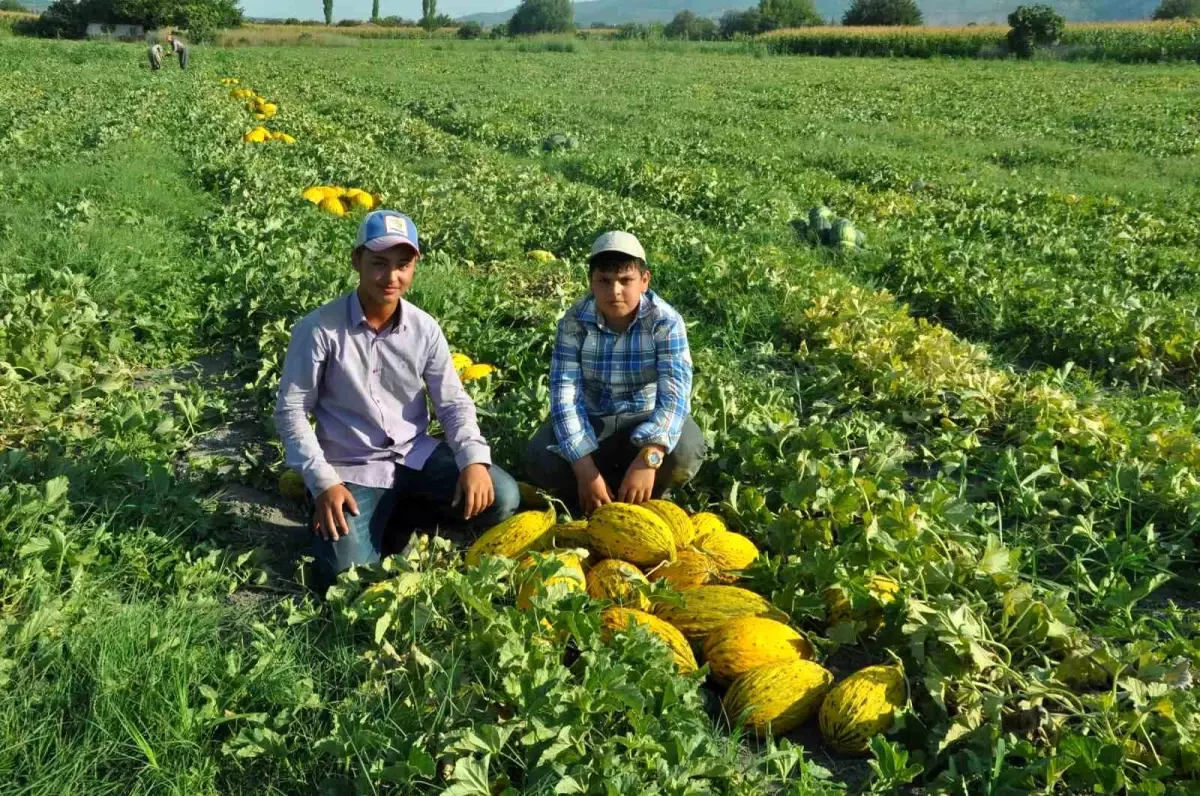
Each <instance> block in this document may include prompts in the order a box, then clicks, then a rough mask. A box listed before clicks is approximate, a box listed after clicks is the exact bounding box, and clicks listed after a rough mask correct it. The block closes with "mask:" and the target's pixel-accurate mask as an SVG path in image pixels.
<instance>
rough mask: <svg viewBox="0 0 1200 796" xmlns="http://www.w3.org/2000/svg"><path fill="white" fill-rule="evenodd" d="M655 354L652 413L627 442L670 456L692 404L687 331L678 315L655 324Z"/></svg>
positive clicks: (690, 366) (690, 360)
mask: <svg viewBox="0 0 1200 796" xmlns="http://www.w3.org/2000/svg"><path fill="white" fill-rule="evenodd" d="M654 353H655V357H656V360H657V363H656V367H657V369H658V382H657V387H658V389H657V395H656V398H655V402H654V410H653V411H652V412H651V413H650V417H648V418H647V419H646V420H645V421H644V422H642V423H641V424H640V425H638V427H637V428H635V429H634V430H633V434H631V435H630V440H631V441H632V442H633V444H634V445H637V446H638V447H639V448H643V447H646V446H647V445H658V446H660V447H661V448H663V449H664V450H665V451H666V452H667V453H670V452H671V451H673V450H675V446H676V445H678V444H679V437H680V435H681V434H682V433H683V423H684V421H685V420H687V416H688V412H689V411H690V410H691V401H692V355H691V350H690V349H689V348H688V341H687V327H686V326H684V324H683V319H682V318H680V317H679V316H678V315H676V316H674V317H672V318H667V319H663V320H660V321H659V322H658V324H656V326H655V328H654Z"/></svg>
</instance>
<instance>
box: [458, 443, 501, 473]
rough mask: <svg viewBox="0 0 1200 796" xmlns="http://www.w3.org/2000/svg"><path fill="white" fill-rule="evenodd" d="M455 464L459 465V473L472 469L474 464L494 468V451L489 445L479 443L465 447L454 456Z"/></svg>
mask: <svg viewBox="0 0 1200 796" xmlns="http://www.w3.org/2000/svg"><path fill="white" fill-rule="evenodd" d="M454 463H455V464H457V465H458V471H459V472H462V471H463V470H465V469H467V468H468V467H470V466H471V465H472V464H486V465H487V466H488V467H491V466H492V450H491V448H489V447H488V446H487V445H480V444H479V443H475V444H471V445H467V446H465V447H464V448H463V449H462V450H460V451H459V452H458V453H456V454H454Z"/></svg>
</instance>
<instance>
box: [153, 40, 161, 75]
mask: <svg viewBox="0 0 1200 796" xmlns="http://www.w3.org/2000/svg"><path fill="white" fill-rule="evenodd" d="M162 59H163V48H162V45H161V44H159V43H158V42H154V44H151V45H150V68H151V69H153V70H154V71H155V72H157V71H158V70H159V69H162Z"/></svg>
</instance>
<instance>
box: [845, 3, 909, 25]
mask: <svg viewBox="0 0 1200 796" xmlns="http://www.w3.org/2000/svg"><path fill="white" fill-rule="evenodd" d="M923 21H924V16H923V15H922V14H921V8H920V7H919V6H918V5H917V3H916V0H853V2H852V3H850V8H848V9H847V10H846V13H845V15H844V16H843V17H842V24H843V25H920V24H921V23H922V22H923Z"/></svg>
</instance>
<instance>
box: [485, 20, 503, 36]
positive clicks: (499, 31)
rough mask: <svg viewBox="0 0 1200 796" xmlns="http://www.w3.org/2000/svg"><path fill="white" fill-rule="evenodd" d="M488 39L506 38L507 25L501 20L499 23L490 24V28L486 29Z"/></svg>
mask: <svg viewBox="0 0 1200 796" xmlns="http://www.w3.org/2000/svg"><path fill="white" fill-rule="evenodd" d="M488 38H489V39H507V38H508V25H507V24H505V23H503V22H501V23H500V24H499V25H492V29H491V30H490V31H488Z"/></svg>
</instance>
